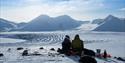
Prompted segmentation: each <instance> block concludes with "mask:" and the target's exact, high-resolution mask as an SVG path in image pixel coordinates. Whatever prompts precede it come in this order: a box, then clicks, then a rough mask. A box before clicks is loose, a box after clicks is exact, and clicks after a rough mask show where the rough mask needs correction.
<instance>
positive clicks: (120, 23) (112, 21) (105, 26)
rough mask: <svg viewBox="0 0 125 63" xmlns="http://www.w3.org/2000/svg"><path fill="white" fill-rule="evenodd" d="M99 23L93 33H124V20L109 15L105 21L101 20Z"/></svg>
mask: <svg viewBox="0 0 125 63" xmlns="http://www.w3.org/2000/svg"><path fill="white" fill-rule="evenodd" d="M99 22H100V25H99V26H98V27H97V28H96V29H94V31H115V32H125V19H120V18H117V17H114V16H112V15H109V16H107V17H106V18H105V19H103V20H102V19H101V20H100V21H99Z"/></svg>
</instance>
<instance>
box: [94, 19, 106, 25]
mask: <svg viewBox="0 0 125 63" xmlns="http://www.w3.org/2000/svg"><path fill="white" fill-rule="evenodd" d="M103 22H104V19H94V20H93V21H92V24H98V25H99V24H102V23H103Z"/></svg>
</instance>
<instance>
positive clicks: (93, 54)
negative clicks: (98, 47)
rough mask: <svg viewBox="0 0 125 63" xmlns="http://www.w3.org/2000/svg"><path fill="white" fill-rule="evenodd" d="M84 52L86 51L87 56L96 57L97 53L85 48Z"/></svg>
mask: <svg viewBox="0 0 125 63" xmlns="http://www.w3.org/2000/svg"><path fill="white" fill-rule="evenodd" d="M83 50H84V54H85V55H88V56H95V52H94V51H93V50H89V49H86V48H84V49H83Z"/></svg>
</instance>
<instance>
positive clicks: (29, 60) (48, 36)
mask: <svg viewBox="0 0 125 63" xmlns="http://www.w3.org/2000/svg"><path fill="white" fill-rule="evenodd" d="M76 34H79V35H80V38H81V39H82V40H84V43H85V48H88V49H92V50H94V51H96V49H101V52H103V51H104V49H106V50H107V52H108V53H109V54H111V56H113V57H114V56H116V57H124V58H125V49H124V48H125V33H124V32H94V31H92V32H91V31H87V32H84V31H55V32H2V33H0V53H3V54H4V56H3V57H0V63H78V60H79V57H77V56H70V57H67V56H65V55H63V54H62V55H58V53H57V52H56V51H51V50H50V49H51V48H55V49H56V50H57V48H61V43H62V41H63V39H64V37H65V35H69V36H70V37H71V40H72V39H73V38H74V36H75V35H76ZM18 47H23V48H24V49H28V50H29V53H33V52H36V51H37V52H38V53H40V54H41V55H40V56H24V57H23V56H21V53H22V51H23V50H24V49H23V50H17V48H18ZM40 47H43V48H44V49H43V50H40V49H39V48H40ZM8 48H11V50H8ZM49 54H51V55H50V56H49ZM96 60H97V61H98V63H125V62H123V61H119V60H116V59H113V61H111V62H107V61H104V60H100V59H97V58H96Z"/></svg>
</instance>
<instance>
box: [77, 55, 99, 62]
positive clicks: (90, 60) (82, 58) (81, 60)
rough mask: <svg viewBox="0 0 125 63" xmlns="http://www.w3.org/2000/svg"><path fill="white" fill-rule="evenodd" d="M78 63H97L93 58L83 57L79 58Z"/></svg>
mask: <svg viewBox="0 0 125 63" xmlns="http://www.w3.org/2000/svg"><path fill="white" fill-rule="evenodd" d="M79 62H80V63H97V61H96V60H95V58H93V57H91V56H84V57H81V58H80V60H79Z"/></svg>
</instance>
